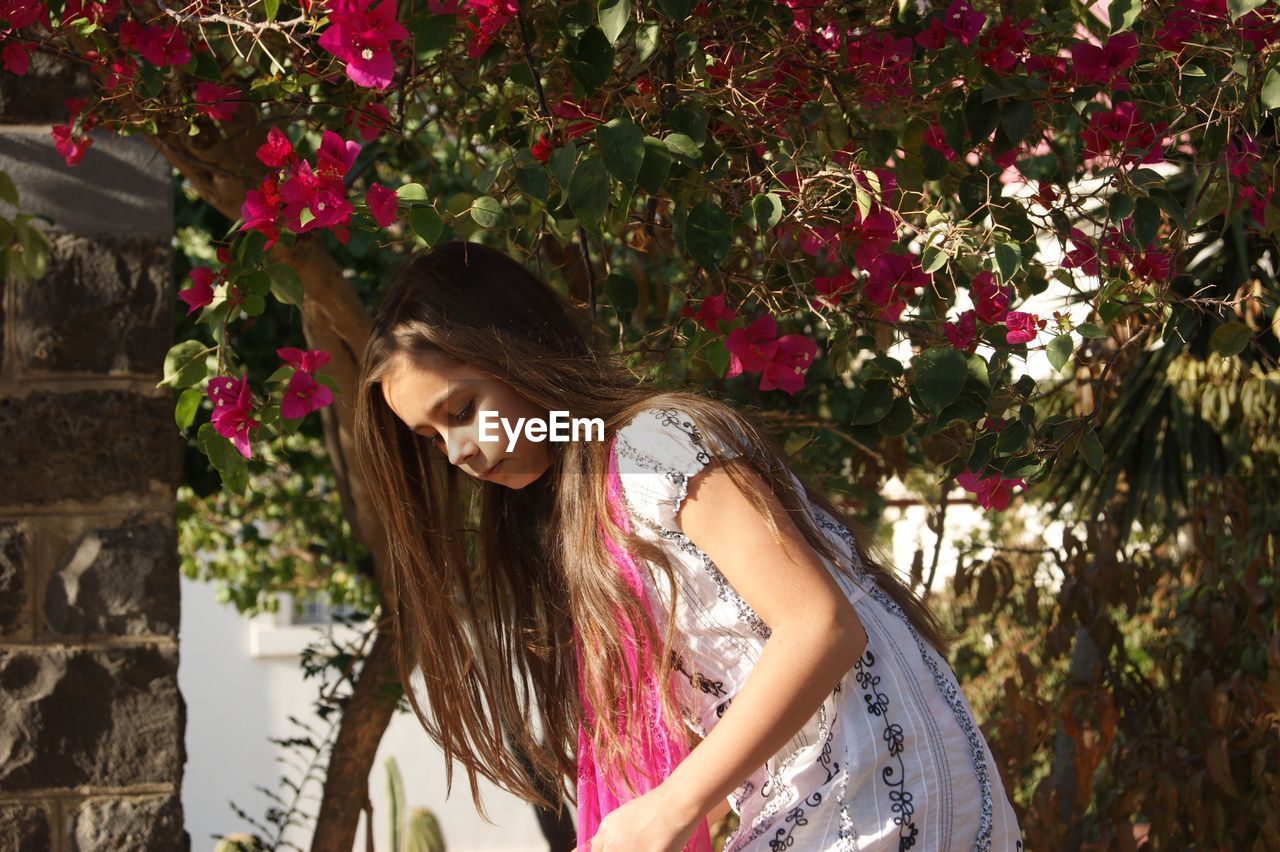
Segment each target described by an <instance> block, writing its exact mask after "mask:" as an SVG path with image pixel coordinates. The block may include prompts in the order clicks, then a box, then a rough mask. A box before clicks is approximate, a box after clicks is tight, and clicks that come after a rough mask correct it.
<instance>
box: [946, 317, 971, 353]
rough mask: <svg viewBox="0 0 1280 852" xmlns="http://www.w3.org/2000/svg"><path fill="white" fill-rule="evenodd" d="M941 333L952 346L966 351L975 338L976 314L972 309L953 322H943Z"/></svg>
mask: <svg viewBox="0 0 1280 852" xmlns="http://www.w3.org/2000/svg"><path fill="white" fill-rule="evenodd" d="M942 331H943V332H944V333H945V334H946V335H947V339H948V340H950V341H951V345H952V346H954V347H955V348H956V349H960V350H965V351H967V350H968V349H969V347H970V344H972V343H973V341H974V340H975V338H976V337H977V314H976V313H975V312H974V311H973V310H972V309H971V310H967V311H965V312H964V313H962V314H960V317H959V318H958V319H957V320H956V321H955V322H944V323H943V324H942Z"/></svg>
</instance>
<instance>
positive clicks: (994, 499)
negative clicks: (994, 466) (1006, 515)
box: [956, 470, 1027, 512]
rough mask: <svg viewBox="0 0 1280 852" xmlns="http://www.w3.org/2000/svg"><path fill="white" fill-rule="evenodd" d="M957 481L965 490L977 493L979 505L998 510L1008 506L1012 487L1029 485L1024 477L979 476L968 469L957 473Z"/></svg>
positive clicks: (1001, 510)
mask: <svg viewBox="0 0 1280 852" xmlns="http://www.w3.org/2000/svg"><path fill="white" fill-rule="evenodd" d="M956 482H958V483H960V485H961V486H962V487H963V488H964V490H965V491H968V492H971V493H974V494H977V496H978V505H979V506H981V507H982V508H984V509H995V510H996V511H998V512H1003V511H1004V510H1005V509H1006V508H1008V506H1009V498H1010V497H1011V496H1012V495H1013V492H1012V489H1013V487H1014V486H1015V485H1016V486H1018V487H1020V488H1026V487H1027V483H1026V482H1024V481H1023V480H1022V479H1004V478H1002V477H1001V476H999V475H998V474H993V475H991V476H984V477H979V476H978V475H977V474H976V473H972V472H970V471H967V470H966V471H963V472H962V473H959V474H957V475H956Z"/></svg>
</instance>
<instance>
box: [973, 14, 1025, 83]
mask: <svg viewBox="0 0 1280 852" xmlns="http://www.w3.org/2000/svg"><path fill="white" fill-rule="evenodd" d="M1031 24H1032V21H1031V19H1030V18H1027V19H1025V20H1022V21H1019V22H1018V23H1016V24H1015V23H1014V22H1013V20H1012V19H1010V18H1002V19H1001V20H1000V23H998V24H996V25H995V26H993V27H991V28H990V29H988V30H987V31H986V32H985V33H983V34H982V38H981V40H980V45H981V47H979V49H978V61H979V62H981V63H982V64H983V65H985V66H987V67H988V68H990V69H991V70H992V71H995V72H996V73H997V74H1012V73H1014V72H1015V71H1017V70H1018V66H1020V65H1021V64H1022V54H1024V53H1025V52H1026V51H1027V41H1028V39H1027V28H1028V27H1030V26H1031Z"/></svg>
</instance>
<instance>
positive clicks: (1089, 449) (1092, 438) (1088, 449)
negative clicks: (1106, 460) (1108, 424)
mask: <svg viewBox="0 0 1280 852" xmlns="http://www.w3.org/2000/svg"><path fill="white" fill-rule="evenodd" d="M1080 449H1082V450H1084V460H1085V461H1086V462H1088V464H1089V467H1091V468H1093V469H1094V470H1095V471H1097V472H1099V473H1101V472H1102V442H1101V441H1099V440H1098V435H1097V433H1096V432H1094V431H1093V430H1092V429H1090V430H1088V431H1087V432H1085V433H1084V438H1083V439H1081V441H1080Z"/></svg>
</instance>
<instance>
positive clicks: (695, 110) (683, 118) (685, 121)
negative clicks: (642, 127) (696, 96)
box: [667, 101, 711, 145]
mask: <svg viewBox="0 0 1280 852" xmlns="http://www.w3.org/2000/svg"><path fill="white" fill-rule="evenodd" d="M710 121H711V114H710V113H708V112H707V111H706V110H705V109H703V108H702V107H701V106H699V105H698V104H696V103H693V102H692V101H685V102H684V103H681V104H677V105H676V106H675V107H674V108H673V109H672V110H671V112H670V113H668V115H667V126H668V127H670V128H671V129H672V130H674V131H676V132H677V133H683V134H684V135H685V136H688V137H689V138H690V139H692V140H693V141H694V142H696V143H697V144H698V145H701V144H702V143H703V142H706V141H707V123H708V122H710Z"/></svg>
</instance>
